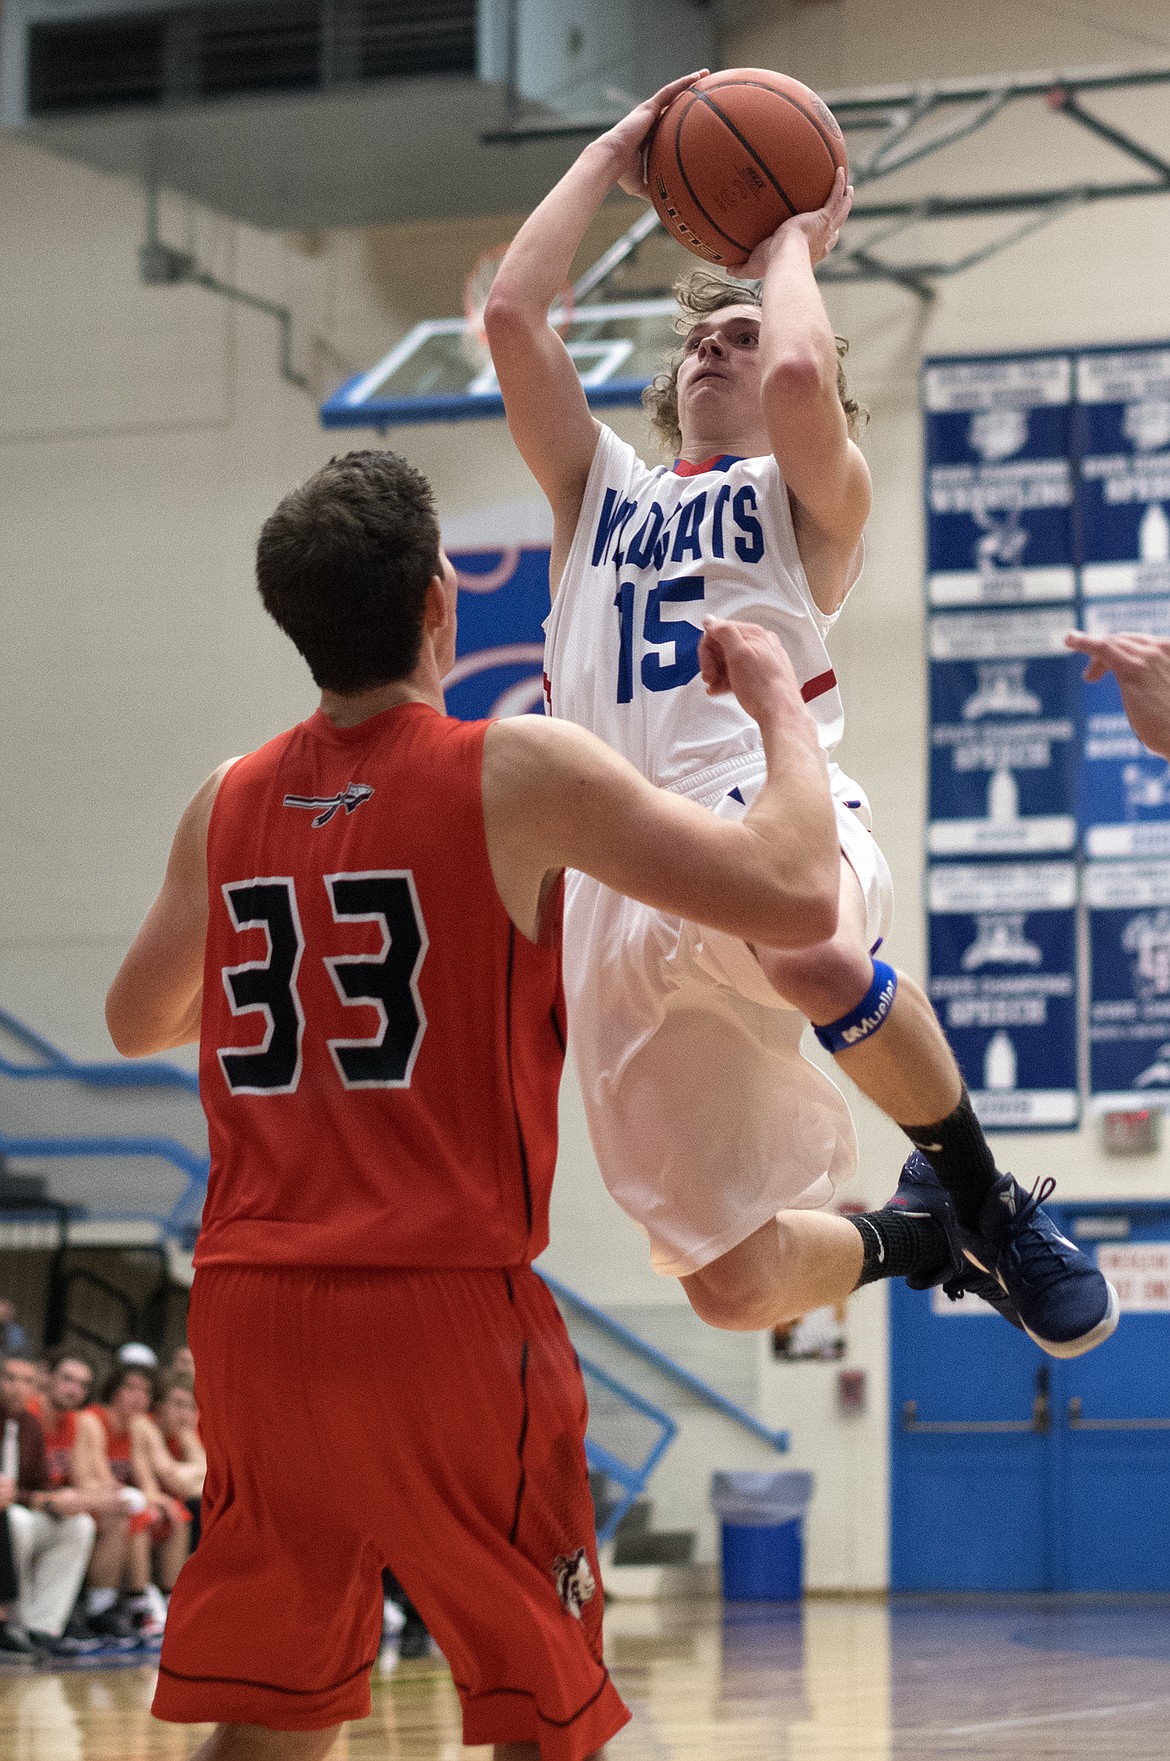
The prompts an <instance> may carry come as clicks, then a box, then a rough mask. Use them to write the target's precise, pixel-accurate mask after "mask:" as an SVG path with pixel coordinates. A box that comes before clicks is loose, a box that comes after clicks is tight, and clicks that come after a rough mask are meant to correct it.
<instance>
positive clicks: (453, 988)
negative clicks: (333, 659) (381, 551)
mask: <svg viewBox="0 0 1170 1761" xmlns="http://www.w3.org/2000/svg"><path fill="white" fill-rule="evenodd" d="M486 726H487V724H486V723H482V722H480V723H466V722H457V721H454V720H452V719H450V718H448V717H446V716H443V715H440V714H439V713H438V712H437V711H436V710H434V709H432V708H430V707H429V706H428V705H426V704H423V703H406V704H402V705H399V706H397V707H396V708H393V709H390V710H386V711H385V712H384V713H383V714H381V715H377V716H373V717H371V718H370V719H369V720H368V721H365V722H362V723H360V724H359V725H358V726H357V727H354V728H336V727H334V726H333V724H332V723H331V722H330V721H329V720H328V718H327V717H325V716H324V715H322V714H321V713H320V711H318V713H317V714H316V715H315V716H312V717H311V718H310V719H309V720H308V721H307V722H303V723H301V725H300V726H299V727H297V728H293V729H292V730H291V731H290V732H288V733H286V734H282V735H280V736H279V738H277V739H276V740H273V741H271V742H270V743H269V745H267V746H264V747H261V749H260V750H259V751H258V752H253V753H251V754H250V755H249V756H248V757H247V758H242V759H240V760H239V761H238V763H236V764H235V765H233V766H232V767H231V769H230V770H228V771H227V772H226V774H225V776H224V778H223V781H222V782H221V784H220V788H219V793H218V795H217V797H216V801H215V806H214V808H213V810H212V815H211V824H210V827H209V831H208V838H207V868H208V929H207V954H206V962H205V966H204V983H203V1021H202V1031H201V1036H200V1039H201V1055H200V1089H201V1093H202V1098H203V1104H204V1107H205V1109H206V1112H207V1117H208V1132H209V1137H210V1142H211V1160H212V1168H211V1178H210V1181H209V1185H208V1197H207V1204H206V1206H205V1209H204V1215H203V1227H202V1231H201V1234H200V1239H199V1246H198V1250H197V1257H196V1264H197V1265H205V1264H215V1263H218V1264H230V1263H236V1264H241V1265H242V1264H245V1263H248V1264H256V1263H257V1262H260V1263H281V1264H307V1265H316V1266H322V1267H328V1266H355V1265H391V1264H393V1265H411V1266H452V1265H466V1266H483V1265H493V1266H507V1265H514V1264H521V1263H524V1262H525V1261H527V1260H529V1259H531V1258H533V1257H534V1256H535V1255H536V1254H538V1253H540V1252H541V1250H542V1248H543V1247H544V1246H545V1245H546V1243H547V1240H548V1193H549V1187H550V1185H551V1181H552V1173H553V1167H554V1165H555V1161H556V1136H555V1129H554V1128H553V1126H552V1125H551V1124H550V1121H554V1120H555V1118H556V1096H557V1090H558V1086H559V1082H560V1072H561V1064H562V1060H563V1051H564V1003H563V998H562V994H561V985H560V959H559V949H558V948H556V947H536V946H535V945H534V944H533V943H532V942H530V941H528V940H527V938H526V937H525V936H523V935H521V934H520V932H519V931H518V930H517V929H516V928H515V926H514V925H513V923H512V922H511V920H510V918H509V917H508V915H507V912H506V911H505V910H504V907H503V905H502V903H501V901H500V898H499V895H498V894H497V892H496V888H495V882H494V880H493V878H492V873H491V866H490V863H489V860H488V853H487V841H486V837H485V833H484V823H483V802H482V782H481V772H482V762H483V741H484V733H485V729H486Z"/></svg>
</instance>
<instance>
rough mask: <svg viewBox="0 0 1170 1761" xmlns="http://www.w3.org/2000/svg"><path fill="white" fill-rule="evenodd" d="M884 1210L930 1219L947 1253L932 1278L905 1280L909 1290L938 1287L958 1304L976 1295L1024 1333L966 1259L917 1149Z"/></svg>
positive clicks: (991, 1282)
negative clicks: (944, 1240) (940, 1233)
mask: <svg viewBox="0 0 1170 1761" xmlns="http://www.w3.org/2000/svg"><path fill="white" fill-rule="evenodd" d="M884 1208H885V1209H886V1210H899V1211H901V1212H902V1213H903V1215H904V1216H908V1217H933V1218H934V1220H935V1222H936V1223H937V1224H938V1225H939V1227H940V1228H941V1229H942V1231H943V1233H944V1234H945V1236H946V1238H947V1246H948V1247H949V1248H950V1250H951V1260H950V1264H949V1265H946V1266H942V1267H940V1268H939V1270H938V1271H937V1272H936V1273H934V1275H933V1276H932V1277H929V1278H924V1277H915V1278H907V1280H906V1282H907V1284H908V1285H909V1286H910V1288H911V1290H929V1289H930V1288H931V1287H932V1286H933V1285H935V1284H941V1285H942V1287H943V1290H944V1291H945V1292H946V1294H947V1296H949V1297H950V1299H951V1301H952V1302H960V1301H961V1300H962V1298H963V1297H964V1296H968V1295H970V1296H977V1297H979V1298H980V1300H981V1301H983V1302H986V1303H988V1304H990V1306H991V1307H992V1308H993V1309H995V1310H996V1311H997V1313H999V1314H1001V1315H1002V1316H1003V1318H1004V1320H1005V1321H1009V1322H1010V1323H1011V1325H1012V1326H1013V1327H1018V1328H1019V1329H1020V1331H1021V1332H1024V1331H1025V1328H1024V1323H1023V1322H1022V1321H1021V1319H1020V1317H1019V1315H1018V1314H1017V1312H1016V1307H1015V1304H1014V1303H1013V1302H1012V1299H1011V1297H1010V1296H1009V1295H1008V1294H1007V1292H1006V1291H1005V1290H1004V1289H1003V1286H1002V1285H1001V1284H1000V1283H999V1282H998V1281H997V1280H996V1279H995V1278H992V1277H990V1276H989V1275H988V1273H986V1272H985V1271H983V1270H982V1269H981V1268H980V1267H978V1266H975V1265H973V1264H972V1263H971V1261H970V1260H969V1259H968V1257H967V1254H966V1251H965V1249H964V1245H963V1237H964V1233H965V1232H964V1231H963V1230H962V1229H961V1228H960V1225H959V1219H958V1218H957V1217H956V1215H955V1208H954V1205H953V1204H952V1203H951V1195H950V1193H949V1192H948V1191H947V1189H946V1187H945V1186H944V1185H943V1183H942V1181H941V1180H940V1179H939V1177H938V1175H937V1174H936V1173H935V1171H934V1169H933V1167H932V1166H931V1164H930V1162H928V1161H927V1159H926V1157H925V1156H924V1155H923V1154H922V1151H921V1150H911V1152H910V1154H909V1155H908V1156H907V1158H906V1161H905V1163H904V1165H903V1168H902V1174H901V1178H900V1179H899V1181H898V1190H897V1191H896V1192H895V1194H894V1196H893V1198H891V1199H888V1200H887V1202H886V1205H885V1207H884Z"/></svg>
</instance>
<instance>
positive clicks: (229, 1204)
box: [107, 453, 848, 1761]
mask: <svg viewBox="0 0 1170 1761" xmlns="http://www.w3.org/2000/svg"><path fill="white" fill-rule="evenodd" d="M257 575H258V581H259V586H260V591H261V596H262V598H263V600H264V603H265V605H266V607H267V608H268V610H269V611H270V612H271V613H272V615H273V616H274V618H275V619H276V621H277V622H278V623H279V625H280V626H281V628H282V629H283V630H285V632H286V633H287V634H288V635H289V636H290V637H291V638H292V640H293V641H294V642H295V644H296V645H297V647H298V648H299V649H300V651H301V653H302V654H303V655H304V656H305V658H306V660H307V661H308V663H309V666H310V669H311V671H312V673H313V676H314V679H315V680H316V682H317V684H318V686H319V687H320V688H321V693H322V695H321V707H320V708H319V709H318V710H317V712H316V714H315V715H313V716H311V717H310V718H309V720H308V721H306V722H303V723H301V724H300V725H299V726H298V727H295V728H293V729H291V730H290V731H289V732H287V733H284V734H281V735H279V736H278V737H277V738H276V739H274V740H272V741H270V742H269V744H268V745H266V746H264V747H262V748H261V749H260V750H259V751H258V752H254V753H252V754H251V755H250V756H248V757H246V758H242V759H239V760H236V761H234V762H231V763H228V764H226V765H224V766H222V767H221V768H220V769H219V770H217V771H216V772H215V774H214V776H212V777H211V778H210V779H209V780H208V782H207V783H206V784H205V785H204V786H203V787H202V788H201V789H200V790H199V791H198V793H197V794H196V796H195V798H194V800H193V801H192V802H191V804H190V806H189V807H188V808H187V810H186V812H185V813H184V814H183V817H182V819H181V821H180V824H179V828H178V831H177V833H176V836H175V841H174V844H173V847H172V851H171V856H170V861H169V864H168V867H167V873H166V878H165V880H164V883H163V887H162V891H161V893H160V894H159V897H158V899H157V900H156V902H155V904H154V905H153V906H152V908H151V910H150V912H149V914H148V916H147V918H146V921H145V923H144V924H143V927H142V929H141V930H140V931H139V934H138V937H137V939H136V940H135V942H134V945H133V946H132V948H131V949H130V952H129V953H128V954H127V956H126V959H125V961H124V962H123V964H122V967H121V969H120V971H119V973H118V975H117V977H116V978H115V980H114V983H113V985H112V987H111V990H110V993H109V999H108V1003H107V1018H108V1021H109V1025H110V1030H111V1033H112V1035H113V1038H114V1040H115V1042H116V1044H117V1045H118V1047H119V1048H120V1049H121V1050H122V1051H123V1052H125V1053H127V1054H128V1055H131V1056H134V1055H143V1054H147V1053H154V1052H158V1051H161V1050H163V1049H165V1048H166V1047H169V1046H175V1045H179V1044H182V1043H185V1042H187V1041H190V1040H193V1039H195V1038H196V1037H198V1038H199V1039H200V1042H201V1056H200V1064H201V1093H202V1098H203V1103H204V1106H205V1108H206V1111H207V1115H208V1124H209V1131H210V1140H211V1156H212V1167H211V1176H210V1181H209V1185H208V1195H207V1203H206V1207H205V1211H204V1217H203V1228H202V1232H201V1235H200V1238H199V1243H198V1246H197V1249H196V1267H197V1271H196V1276H195V1281H194V1287H193V1291H192V1297H191V1309H190V1337H191V1342H192V1346H193V1349H194V1353H195V1361H196V1364H197V1397H198V1401H199V1407H200V1412H201V1417H202V1423H203V1433H204V1439H205V1443H206V1446H207V1458H208V1459H207V1479H206V1485H205V1490H204V1503H203V1512H204V1529H203V1537H202V1540H201V1542H200V1545H199V1548H198V1549H197V1551H196V1552H195V1553H194V1554H193V1555H192V1557H191V1560H190V1561H189V1563H188V1564H187V1566H186V1567H185V1568H184V1570H183V1572H182V1573H181V1575H180V1577H179V1581H178V1584H177V1585H176V1587H175V1592H174V1596H173V1598H172V1601H171V1608H170V1614H169V1618H168V1621H167V1630H166V1636H165V1640H164V1644H163V1650H162V1656H161V1660H160V1671H159V1685H158V1690H157V1694H156V1698H155V1711H156V1713H157V1714H158V1715H159V1716H160V1717H162V1718H166V1719H171V1720H174V1721H177V1722H202V1721H205V1720H206V1721H217V1722H218V1724H219V1729H218V1730H217V1731H216V1732H215V1734H214V1735H213V1736H212V1737H211V1739H210V1740H209V1742H208V1743H207V1745H206V1746H205V1747H204V1748H203V1749H201V1750H200V1751H199V1753H200V1756H201V1757H203V1758H204V1761H211V1758H212V1757H214V1758H215V1761H227V1758H228V1757H230V1758H231V1761H244V1758H247V1761H260V1758H262V1757H269V1756H274V1755H280V1756H282V1757H296V1758H298V1761H309V1758H314V1757H318V1756H322V1755H324V1754H325V1753H326V1751H327V1750H328V1748H329V1747H330V1744H331V1742H332V1740H333V1736H334V1734H335V1731H336V1728H337V1726H338V1725H339V1724H341V1722H342V1721H343V1720H346V1719H351V1718H360V1717H363V1716H364V1715H365V1714H366V1713H367V1712H368V1710H369V1704H370V1700H369V1682H368V1678H369V1671H370V1667H371V1664H372V1662H373V1660H374V1658H375V1657H376V1655H377V1652H378V1647H379V1640H380V1633H381V1615H382V1600H381V1595H380V1586H379V1572H380V1569H381V1567H382V1565H383V1564H386V1565H389V1566H390V1568H391V1569H392V1570H393V1571H394V1573H395V1574H396V1576H397V1577H398V1579H399V1580H400V1582H401V1583H402V1584H403V1585H404V1586H405V1588H406V1589H407V1591H408V1593H409V1595H410V1597H411V1599H412V1600H413V1601H414V1602H415V1603H416V1605H417V1606H418V1608H419V1610H420V1612H421V1614H422V1616H423V1618H424V1619H425V1621H426V1623H427V1626H428V1627H429V1628H430V1630H431V1631H432V1633H433V1634H434V1635H435V1638H436V1640H437V1641H438V1643H439V1645H440V1646H441V1648H442V1651H443V1653H444V1655H445V1656H446V1658H447V1660H448V1662H449V1663H450V1666H451V1670H452V1674H453V1676H454V1679H455V1683H456V1686H457V1688H458V1691H459V1695H460V1699H461V1701H462V1705H463V1720H464V1740H465V1741H466V1742H468V1743H472V1744H494V1745H495V1754H496V1757H497V1761H536V1758H537V1757H542V1758H543V1761H583V1758H584V1757H587V1756H598V1755H600V1754H601V1753H602V1745H603V1744H604V1743H605V1742H606V1741H607V1740H608V1738H609V1737H611V1736H612V1735H613V1734H614V1732H615V1731H617V1730H618V1729H620V1728H621V1726H622V1725H623V1724H624V1723H625V1722H626V1719H627V1718H628V1713H627V1711H626V1709H625V1707H624V1706H623V1704H622V1702H621V1700H620V1699H619V1697H618V1695H617V1693H616V1691H615V1689H614V1687H613V1685H612V1683H611V1681H610V1679H609V1676H608V1674H607V1671H606V1669H605V1665H604V1662H603V1658H602V1647H601V1597H600V1595H599V1593H598V1589H597V1575H598V1568H597V1557H596V1550H595V1543H594V1537H593V1513H592V1506H591V1502H590V1498H589V1490H588V1479H587V1472H586V1465H585V1454H584V1430H585V1416H586V1414H585V1395H584V1387H583V1384H582V1381H581V1377H580V1371H579V1369H578V1367H577V1363H576V1359H575V1355H574V1353H573V1349H572V1346H571V1344H570V1342H569V1339H568V1335H567V1333H566V1331H565V1328H564V1325H563V1323H562V1321H561V1319H560V1316H559V1313H558V1311H557V1309H556V1307H555V1305H554V1303H553V1301H552V1299H551V1297H550V1295H549V1293H548V1291H547V1289H546V1287H545V1286H544V1284H543V1283H542V1281H541V1280H540V1278H539V1277H538V1276H537V1275H536V1274H535V1273H534V1272H533V1271H532V1269H531V1265H530V1262H531V1260H532V1259H533V1258H534V1256H535V1255H537V1254H538V1253H540V1252H541V1250H542V1249H543V1248H544V1246H545V1245H546V1243H547V1241H548V1202H549V1191H550V1186H551V1181H552V1174H553V1167H554V1162H555V1157H556V1107H557V1091H558V1087H559V1082H560V1073H561V1064H562V1059H563V1049H564V1019H563V999H562V994H561V986H560V966H559V953H558V946H557V941H558V932H559V918H560V892H561V874H562V872H563V870H564V869H565V867H566V866H569V865H573V866H577V867H580V868H583V869H585V870H587V871H588V872H590V873H592V874H595V875H597V876H598V877H599V878H601V879H603V880H605V881H606V882H607V883H608V884H609V885H611V886H613V887H616V888H619V889H621V890H625V891H628V892H630V893H632V894H636V895H638V896H640V897H641V898H642V899H644V900H646V901H647V902H649V903H650V904H652V905H655V906H658V907H660V908H661V909H662V910H663V911H664V912H670V913H681V914H684V915H686V916H688V917H690V918H692V919H695V920H698V921H700V922H705V923H708V924H711V925H713V926H714V927H716V928H718V929H722V930H727V931H731V932H733V933H735V934H739V935H742V936H745V937H749V938H751V939H752V940H753V941H757V940H758V941H761V942H766V943H769V944H775V945H789V946H800V945H806V944H808V943H811V942H814V941H816V940H820V939H823V938H824V936H825V935H826V934H829V933H831V930H832V924H833V921H834V916H835V911H836V898H837V851H836V839H835V832H834V816H833V809H832V804H831V801H830V798H829V792H828V785H827V779H826V772H825V766H824V761H823V759H822V758H821V756H820V753H819V750H818V747H817V741H816V734H815V731H814V729H813V726H812V723H811V721H810V719H809V717H808V715H807V712H806V711H805V709H804V707H803V705H802V704H801V702H800V697H799V692H798V689H797V686H796V680H795V675H794V674H793V671H792V667H791V664H790V663H789V661H788V659H787V657H786V656H785V655H784V653H783V650H782V649H781V648H780V646H779V644H778V643H777V642H775V640H774V639H773V638H771V637H768V636H766V635H765V634H764V633H763V632H762V631H759V630H754V629H752V628H751V627H750V626H737V625H730V624H726V623H713V624H712V625H710V626H709V627H708V630H707V633H706V636H705V638H704V641H703V645H702V658H703V669H704V674H705V676H706V677H707V679H708V680H709V682H710V685H711V688H712V689H713V690H717V691H718V690H726V689H728V688H734V690H735V692H736V694H737V696H738V698H739V700H740V702H741V703H742V704H743V705H744V707H745V708H746V709H747V710H748V711H749V713H750V714H752V715H753V716H754V717H755V718H756V720H757V722H758V723H759V725H760V729H761V734H762V738H763V742H764V746H765V750H766V754H767V759H768V776H767V780H766V782H765V785H764V787H763V788H762V789H761V792H760V794H759V796H758V798H757V800H756V802H755V804H754V806H753V808H752V810H751V812H750V813H749V814H748V815H747V817H746V819H744V820H743V821H741V822H738V823H737V822H732V821H728V822H724V821H722V820H720V819H718V818H717V817H716V816H715V815H713V814H710V813H706V812H704V811H703V810H702V809H701V808H699V807H696V806H695V805H694V804H693V803H691V802H689V801H686V800H685V799H683V798H682V797H680V796H678V795H672V794H669V793H666V792H663V791H660V790H657V789H655V788H653V787H651V786H650V785H649V784H648V783H646V782H645V781H644V780H643V779H642V778H641V777H639V776H638V774H637V773H636V772H635V771H634V769H633V768H632V767H631V766H630V765H628V764H627V763H626V762H625V760H624V759H621V758H619V757H618V756H617V755H616V754H614V753H612V752H611V751H610V750H609V749H608V748H607V747H605V746H604V745H602V744H601V742H599V741H598V740H596V739H595V738H594V737H593V736H592V735H590V734H588V733H586V732H584V731H583V730H581V729H579V728H575V727H572V726H570V725H568V724H567V723H562V722H553V721H546V720H544V719H542V718H537V717H532V716H525V717H520V718H518V719H515V720H509V721H500V722H495V723H490V724H489V723H483V722H480V723H474V724H467V723H462V722H458V721H454V720H449V719H447V717H446V716H445V713H444V709H443V691H442V681H443V679H444V677H445V675H446V673H447V672H448V670H449V669H450V666H451V664H452V661H453V659H454V654H455V611H456V585H455V576H454V572H453V570H452V568H451V566H450V563H449V562H448V561H447V559H446V557H445V556H444V555H443V552H442V550H441V547H440V539H439V529H438V524H437V520H436V516H435V512H434V505H433V500H432V497H431V494H430V490H429V487H428V485H427V484H426V482H425V480H424V479H423V478H421V477H420V476H419V474H418V473H417V472H416V471H414V470H413V468H412V467H411V466H409V465H408V464H407V463H406V461H405V460H402V459H400V458H398V457H396V456H395V455H394V454H392V453H355V454H350V455H349V456H348V457H346V458H344V459H339V460H334V461H333V462H332V463H331V464H330V465H328V466H326V467H325V468H324V469H323V470H321V471H319V472H318V473H317V474H316V476H315V477H313V478H312V479H310V481H309V482H308V483H307V484H305V485H304V486H303V487H302V488H301V489H299V490H296V491H294V492H293V493H291V494H290V495H288V496H287V497H286V498H285V500H284V501H283V502H282V503H281V504H280V506H279V507H278V508H277V510H276V512H275V513H274V514H273V515H272V516H271V517H270V519H269V520H268V521H267V522H266V524H265V527H264V529H263V531H262V533H261V537H260V543H259V547H258V552H257ZM712 1172H713V1177H717V1175H718V1170H717V1169H713V1171H712ZM819 1221H821V1222H823V1223H824V1224H825V1226H833V1225H837V1226H839V1227H841V1228H847V1227H848V1225H847V1224H845V1223H843V1222H842V1221H841V1219H839V1218H826V1219H820V1220H819Z"/></svg>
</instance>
